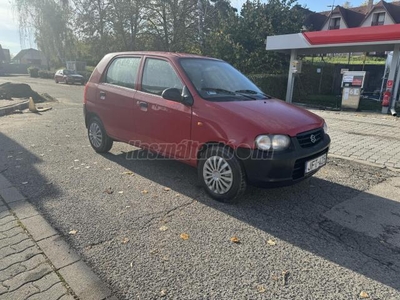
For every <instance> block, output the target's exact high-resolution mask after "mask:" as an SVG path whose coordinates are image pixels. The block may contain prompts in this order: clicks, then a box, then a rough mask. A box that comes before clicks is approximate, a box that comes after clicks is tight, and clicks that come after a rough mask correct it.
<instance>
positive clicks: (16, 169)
mask: <svg viewBox="0 0 400 300" xmlns="http://www.w3.org/2000/svg"><path fill="white" fill-rule="evenodd" d="M42 162H43V161H42V159H41V158H40V157H38V156H36V155H34V154H33V153H32V152H31V151H30V150H28V149H26V148H24V147H23V146H21V145H20V144H19V143H17V142H16V141H14V140H13V139H10V138H9V137H7V136H5V135H4V134H2V133H0V173H2V174H3V175H4V176H5V177H6V178H7V179H8V180H9V181H10V182H11V183H12V184H13V185H14V186H15V187H16V188H17V189H18V190H19V191H20V192H21V193H22V194H23V195H24V196H25V197H26V198H27V199H28V200H29V201H31V202H35V204H39V206H41V205H43V202H44V201H46V200H45V199H49V200H48V201H52V200H53V199H56V198H57V197H60V196H61V193H60V191H59V189H58V188H57V187H56V186H54V185H53V184H52V183H51V181H50V180H49V179H48V178H45V177H43V176H42V175H41V174H40V173H39V172H38V170H37V168H36V165H38V164H41V163H42ZM39 208H40V207H39ZM42 213H43V211H42Z"/></svg>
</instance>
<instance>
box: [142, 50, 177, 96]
mask: <svg viewBox="0 0 400 300" xmlns="http://www.w3.org/2000/svg"><path fill="white" fill-rule="evenodd" d="M168 88H177V89H179V90H182V88H183V84H182V82H181V80H180V79H179V77H178V75H176V73H175V70H174V69H173V68H172V66H171V65H170V64H169V62H167V61H165V60H161V59H154V58H148V59H147V60H146V64H145V66H144V70H143V80H142V90H143V91H144V92H147V93H151V94H156V95H161V94H162V92H163V91H164V90H165V89H168Z"/></svg>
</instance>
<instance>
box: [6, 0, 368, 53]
mask: <svg viewBox="0 0 400 300" xmlns="http://www.w3.org/2000/svg"><path fill="white" fill-rule="evenodd" d="M244 2H245V0H231V4H232V6H234V7H236V8H238V9H240V7H241V6H242V4H243V3H244ZM262 2H265V1H264V0H262ZM345 2H346V1H345V0H335V1H334V0H308V1H307V0H298V3H299V4H301V5H303V6H306V7H307V8H308V9H310V10H313V11H326V10H329V9H330V8H329V7H328V5H332V4H335V5H341V4H343V3H345ZM362 2H363V1H362V0H351V1H350V3H351V5H352V6H358V5H360V4H361V3H362ZM21 42H22V43H21ZM0 45H1V46H2V47H3V48H5V49H10V51H11V54H13V55H16V54H17V53H18V52H19V51H20V50H21V49H26V48H31V47H32V48H36V45H35V43H34V42H33V40H32V38H30V39H22V40H21V38H20V34H19V25H18V16H17V14H16V12H15V11H14V10H13V8H12V5H11V0H0Z"/></svg>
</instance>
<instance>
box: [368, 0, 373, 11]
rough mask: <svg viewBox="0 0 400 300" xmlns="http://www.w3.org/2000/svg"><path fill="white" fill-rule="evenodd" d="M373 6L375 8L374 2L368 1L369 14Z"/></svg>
mask: <svg viewBox="0 0 400 300" xmlns="http://www.w3.org/2000/svg"><path fill="white" fill-rule="evenodd" d="M373 6H374V0H368V12H370V11H371V9H372V7H373Z"/></svg>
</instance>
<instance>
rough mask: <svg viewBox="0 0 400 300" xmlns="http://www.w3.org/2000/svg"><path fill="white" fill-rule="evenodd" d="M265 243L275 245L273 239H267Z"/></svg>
mask: <svg viewBox="0 0 400 300" xmlns="http://www.w3.org/2000/svg"><path fill="white" fill-rule="evenodd" d="M267 244H268V245H270V246H275V245H276V242H275V241H274V240H268V241H267Z"/></svg>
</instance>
